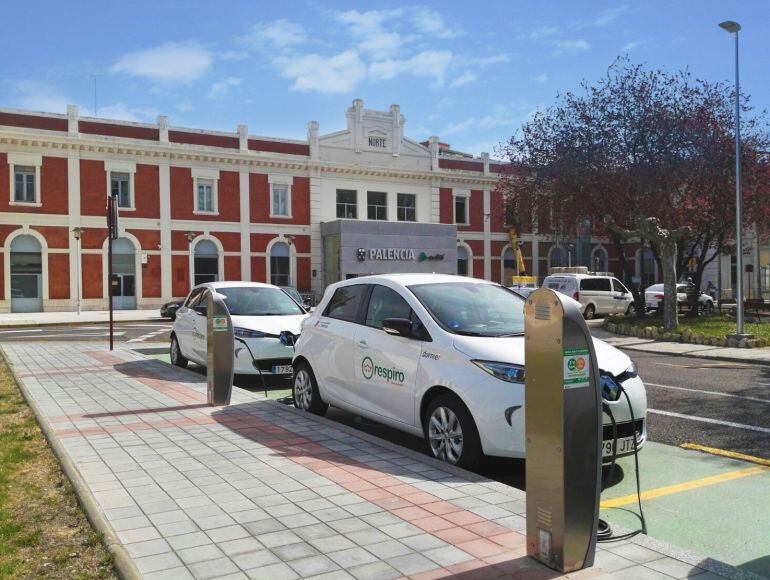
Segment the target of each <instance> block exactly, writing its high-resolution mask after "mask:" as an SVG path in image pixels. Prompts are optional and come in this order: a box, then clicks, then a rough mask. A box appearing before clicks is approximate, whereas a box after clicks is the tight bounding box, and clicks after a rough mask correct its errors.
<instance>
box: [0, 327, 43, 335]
mask: <svg viewBox="0 0 770 580" xmlns="http://www.w3.org/2000/svg"><path fill="white" fill-rule="evenodd" d="M17 332H43V329H42V328H25V329H23V330H0V334H14V333H17Z"/></svg>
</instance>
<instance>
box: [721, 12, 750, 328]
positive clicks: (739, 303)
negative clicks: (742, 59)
mask: <svg viewBox="0 0 770 580" xmlns="http://www.w3.org/2000/svg"><path fill="white" fill-rule="evenodd" d="M719 27H720V28H722V29H723V30H725V31H727V32H728V33H730V34H732V35H734V36H735V234H736V235H735V265H736V267H737V269H738V272H737V276H736V277H735V278H736V280H735V286H736V288H735V291H736V294H735V307H736V322H737V324H738V332H737V336H736V338H742V337H743V336H745V334H744V326H743V233H742V221H743V220H742V217H741V209H742V208H741V101H740V99H741V93H740V82H739V76H738V31H739V30H740V29H741V25H740V24H738V23H737V22H733V21H732V20H726V21H725V22H721V23H720V24H719Z"/></svg>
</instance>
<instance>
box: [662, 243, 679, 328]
mask: <svg viewBox="0 0 770 580" xmlns="http://www.w3.org/2000/svg"><path fill="white" fill-rule="evenodd" d="M660 261H661V265H662V267H663V329H664V330H665V331H666V332H673V331H674V329H676V327H677V326H679V307H678V305H677V293H676V242H674V241H673V240H671V239H667V240H661V243H660Z"/></svg>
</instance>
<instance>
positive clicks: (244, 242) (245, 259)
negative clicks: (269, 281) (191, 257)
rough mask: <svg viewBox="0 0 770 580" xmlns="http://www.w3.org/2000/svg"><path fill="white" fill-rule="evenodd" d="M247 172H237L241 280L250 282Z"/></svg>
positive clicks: (249, 208)
mask: <svg viewBox="0 0 770 580" xmlns="http://www.w3.org/2000/svg"><path fill="white" fill-rule="evenodd" d="M249 187H250V186H249V170H248V169H245V168H241V170H240V171H239V172H238V195H239V199H238V201H239V209H240V216H241V224H240V226H241V227H240V230H241V279H242V280H244V281H250V280H251V257H250V256H249V252H250V251H251V232H250V231H249V225H250V223H251V194H250V188H249Z"/></svg>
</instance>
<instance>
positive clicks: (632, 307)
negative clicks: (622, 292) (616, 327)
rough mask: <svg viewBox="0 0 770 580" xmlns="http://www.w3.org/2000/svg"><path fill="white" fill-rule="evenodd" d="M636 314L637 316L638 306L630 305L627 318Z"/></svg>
mask: <svg viewBox="0 0 770 580" xmlns="http://www.w3.org/2000/svg"><path fill="white" fill-rule="evenodd" d="M634 314H636V306H635V305H634V303H633V302H632V303H631V304H629V305H628V308H626V316H633V315H634Z"/></svg>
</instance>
